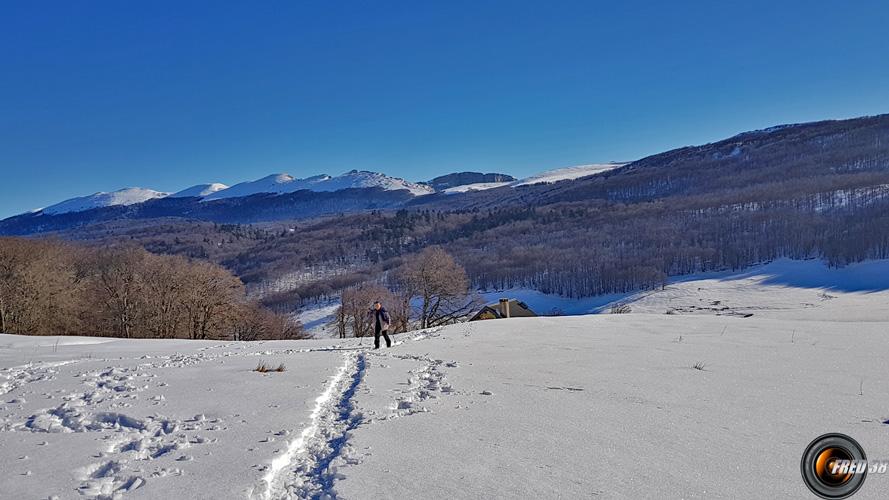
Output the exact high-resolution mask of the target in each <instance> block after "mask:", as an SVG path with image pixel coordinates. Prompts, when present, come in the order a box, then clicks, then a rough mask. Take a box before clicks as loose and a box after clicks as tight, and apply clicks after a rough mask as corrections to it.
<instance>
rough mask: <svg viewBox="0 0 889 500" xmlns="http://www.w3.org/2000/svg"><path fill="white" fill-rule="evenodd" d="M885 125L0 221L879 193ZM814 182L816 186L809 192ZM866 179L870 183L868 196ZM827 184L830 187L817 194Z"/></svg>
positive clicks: (242, 216)
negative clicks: (530, 167) (525, 171)
mask: <svg viewBox="0 0 889 500" xmlns="http://www.w3.org/2000/svg"><path fill="white" fill-rule="evenodd" d="M887 130H889V115H880V116H871V117H863V118H855V119H848V120H832V121H822V122H813V123H804V124H797V125H780V126H776V127H770V128H767V129H763V130H758V131H751V132H744V133H741V134H737V135H735V136H733V137H730V138H728V139H724V140H722V141H717V142H714V143H711V144H705V145H701V146H689V147H682V148H677V149H674V150H671V151H667V152H664V153H659V154H655V155H652V156H649V157H646V158H643V159H641V160H637V161H634V162H630V163H627V164H623V163H609V164H593V165H581V166H575V167H567V168H560V169H556V170H551V171H548V172H544V173H541V174H538V175H534V176H530V177H527V178H524V179H520V180H512V181H509V180H506V179H514V178H513V177H512V176H508V175H506V174H500V173H480V172H457V173H453V174H447V175H444V176H440V177H436V178H435V179H432V180H431V181H429V182H427V183H420V182H416V183H415V182H409V181H405V180H404V179H400V178H395V177H390V176H387V175H385V174H382V173H376V172H368V171H358V170H352V171H349V172H346V173H344V174H342V175H339V176H335V177H332V176H328V175H318V176H312V177H307V178H304V179H298V178H294V177H292V176H290V175H287V174H274V175H271V176H266V177H263V178H261V179H258V180H255V181H248V182H244V183H240V184H236V185H234V186H232V187H224V186H222V185H218V184H206V185H199V186H193V187H191V188H188V189H186V190H183V191H180V192H178V193H175V194H173V195H167V194H166V193H161V192H158V191H153V190H145V189H139V188H128V189H125V190H121V191H119V192H114V193H96V194H95V195H91V196H87V197H81V198H75V199H72V200H67V201H65V202H62V203H59V204H56V205H53V206H51V207H47V208H46V209H43V210H41V211H35V212H32V213H26V214H21V215H18V216H15V217H10V218H8V219H5V220H3V221H0V235H2V234H7V235H27V234H36V233H45V232H52V231H65V230H70V229H74V228H78V227H82V226H85V225H89V224H92V223H96V222H108V221H112V220H122V221H125V220H128V219H150V218H179V219H182V220H196V221H207V222H216V223H255V222H270V221H280V220H295V219H306V218H312V217H316V216H320V215H326V214H347V213H354V212H362V211H371V210H384V209H397V208H407V209H412V210H438V211H455V210H457V211H467V210H473V211H475V210H482V209H485V210H492V209H496V210H499V209H503V208H509V209H512V208H514V207H540V206H545V205H551V204H555V203H575V202H582V203H587V204H589V203H636V202H649V201H655V200H658V199H665V198H673V199H678V197H681V196H686V197H687V196H695V197H699V198H700V197H701V196H702V195H703V194H705V193H709V194H710V195H711V196H713V197H714V199H717V197H718V199H724V200H725V202H724V203H741V202H746V200H749V199H756V200H761V201H757V203H763V202H767V203H790V201H788V200H797V199H798V198H799V197H800V196H802V193H806V194H805V196H809V197H811V196H817V197H819V198H820V197H834V198H835V199H838V200H842V199H847V198H848V197H850V196H871V194H868V193H871V191H873V192H876V191H880V190H881V189H882V187H881V186H882V185H883V184H887V181H885V179H884V178H885V175H887V171H889V132H887ZM476 181H478V182H476ZM486 181H491V182H486ZM445 186H449V187H445ZM813 186H814V187H813ZM436 187H437V189H436ZM813 189H814V190H816V191H817V193H814V194H812V193H810V191H811V190H813ZM861 189H867V190H869V191H866V192H865V194H860V192H861V191H860V190H861ZM751 190H756V192H754V193H752V194H751ZM850 190H851V191H850ZM821 192H823V193H824V194H818V193H821ZM880 192H882V191H880ZM764 196H765V197H764ZM825 199H826V198H825ZM733 200H737V201H733ZM792 203H800V202H799V201H793V202H792ZM806 203H809V201H806ZM825 203H827V202H825Z"/></svg>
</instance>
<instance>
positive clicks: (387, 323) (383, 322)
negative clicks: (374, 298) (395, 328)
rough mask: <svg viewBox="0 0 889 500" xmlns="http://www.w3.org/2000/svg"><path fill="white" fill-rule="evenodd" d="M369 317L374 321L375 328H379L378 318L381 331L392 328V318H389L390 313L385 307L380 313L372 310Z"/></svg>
mask: <svg viewBox="0 0 889 500" xmlns="http://www.w3.org/2000/svg"><path fill="white" fill-rule="evenodd" d="M367 315H368V317H370V318H371V320H373V324H374V328H376V327H377V316H379V320H380V330H388V329H389V328H390V327H391V326H392V318H390V317H389V311H387V310H386V308H385V307H381V308H380V310H379V311H377V310H376V309H373V308H371V310H369V311H367Z"/></svg>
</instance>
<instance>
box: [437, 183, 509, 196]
mask: <svg viewBox="0 0 889 500" xmlns="http://www.w3.org/2000/svg"><path fill="white" fill-rule="evenodd" d="M511 185H513V183H512V182H478V183H476V184H464V185H462V186H454V187H450V188H447V189H445V190H443V191H442V192H443V193H447V194H457V193H468V192H469V191H485V190H488V189H494V188H498V187H503V186H511Z"/></svg>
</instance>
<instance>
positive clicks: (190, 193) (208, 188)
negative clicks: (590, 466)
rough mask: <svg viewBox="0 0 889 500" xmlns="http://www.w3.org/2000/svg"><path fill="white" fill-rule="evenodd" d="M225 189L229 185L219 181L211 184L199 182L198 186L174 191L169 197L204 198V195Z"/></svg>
mask: <svg viewBox="0 0 889 500" xmlns="http://www.w3.org/2000/svg"><path fill="white" fill-rule="evenodd" d="M223 189H228V186H226V185H225V184H222V183H219V182H213V183H210V184H198V185H196V186H192V187H190V188H186V189H183V190H182V191H179V192H178V193H173V194H171V195H170V196H169V197H170V198H192V197H195V198H203V197H204V196H207V195H211V194H213V193H215V192H217V191H222V190H223Z"/></svg>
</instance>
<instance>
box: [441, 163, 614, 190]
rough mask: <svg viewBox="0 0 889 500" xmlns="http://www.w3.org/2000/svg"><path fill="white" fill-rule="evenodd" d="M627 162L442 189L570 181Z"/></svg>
mask: <svg viewBox="0 0 889 500" xmlns="http://www.w3.org/2000/svg"><path fill="white" fill-rule="evenodd" d="M624 165H626V163H597V164H590V165H577V166H574V167H564V168H557V169H555V170H547V171H545V172H541V173H539V174H536V175H532V176H531V177H526V178H524V179H519V180H515V181H512V182H479V183H476V184H464V185H462V186H454V187H450V188H447V189H445V190H444V191H442V192H443V193H445V194H458V193H467V192H470V191H486V190H488V189H494V188H499V187H504V186H511V187H519V186H530V185H533V184H552V183H554V182H559V181H568V180H574V179H579V178H581V177H586V176H589V175H595V174H600V173H602V172H607V171H609V170H613V169H615V168H618V167H622V166H624Z"/></svg>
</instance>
